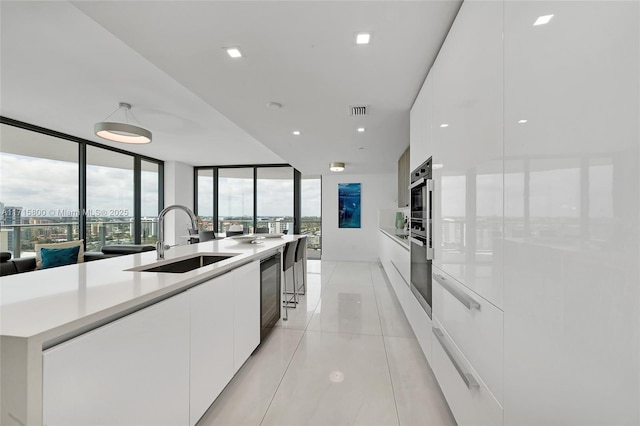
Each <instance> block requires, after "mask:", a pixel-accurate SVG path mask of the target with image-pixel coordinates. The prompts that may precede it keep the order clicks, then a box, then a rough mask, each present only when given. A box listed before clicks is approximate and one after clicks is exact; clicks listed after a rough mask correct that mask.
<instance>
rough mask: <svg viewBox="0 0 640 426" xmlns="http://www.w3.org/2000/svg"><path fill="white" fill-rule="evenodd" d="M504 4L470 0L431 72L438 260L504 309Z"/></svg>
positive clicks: (436, 249)
mask: <svg viewBox="0 0 640 426" xmlns="http://www.w3.org/2000/svg"><path fill="white" fill-rule="evenodd" d="M502 8H503V5H502V3H501V2H493V1H477V0H468V1H465V2H464V3H463V4H462V7H461V9H460V11H459V12H458V16H457V18H456V20H455V22H454V24H453V27H452V28H451V30H450V32H449V34H448V36H447V39H446V41H445V43H444V45H443V47H442V49H441V50H440V53H439V55H438V58H437V60H436V62H435V65H434V67H433V68H432V72H431V74H433V79H434V80H433V96H432V98H433V104H432V108H433V113H432V116H433V124H432V126H431V127H432V138H431V139H432V146H433V177H434V203H433V208H434V211H433V218H434V226H433V234H434V235H433V239H434V251H435V253H434V260H433V264H434V265H436V266H438V267H439V268H441V269H442V270H444V271H445V272H447V273H448V274H449V275H451V276H452V277H454V278H455V279H457V280H458V281H460V282H461V283H463V284H464V285H466V286H467V287H469V288H470V289H472V290H473V291H475V292H477V293H479V294H481V295H482V296H483V297H485V298H487V299H488V300H490V301H491V302H492V303H494V304H495V305H496V306H498V307H501V306H502V285H503V280H502V257H501V256H500V253H501V245H502V233H503V201H502V195H503V183H502V176H503V153H502V149H503V141H502V139H503V138H502V114H503V101H502V92H503V90H502V12H503V11H502ZM412 149H413V148H412Z"/></svg>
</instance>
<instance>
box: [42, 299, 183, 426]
mask: <svg viewBox="0 0 640 426" xmlns="http://www.w3.org/2000/svg"><path fill="white" fill-rule="evenodd" d="M43 371H44V375H43V424H45V425H48V426H52V425H65V426H69V425H78V426H86V425H110V426H113V425H132V424H135V425H150V426H156V425H160V424H166V425H187V424H188V422H189V298H188V296H187V295H186V294H184V293H183V294H180V295H177V296H174V297H172V298H170V299H168V300H165V301H162V302H160V303H157V304H155V305H152V306H150V307H148V308H145V309H143V310H141V311H139V312H135V313H133V314H131V315H128V316H126V317H124V318H121V319H119V320H117V321H114V322H112V323H110V324H107V325H105V326H102V327H100V328H97V329H95V330H93V331H90V332H88V333H86V334H83V335H81V336H79V337H76V338H74V339H71V340H69V341H67V342H64V343H62V344H60V345H57V346H55V347H53V348H51V349H48V350H46V351H45V352H44V353H43Z"/></svg>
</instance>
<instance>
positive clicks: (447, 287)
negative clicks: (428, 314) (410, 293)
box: [433, 267, 504, 403]
mask: <svg viewBox="0 0 640 426" xmlns="http://www.w3.org/2000/svg"><path fill="white" fill-rule="evenodd" d="M433 277H434V280H433V314H434V316H436V317H437V318H438V320H439V321H440V324H441V326H442V328H443V329H445V330H446V331H447V334H448V335H449V336H450V338H451V340H452V341H453V342H455V344H456V346H457V347H458V348H459V349H460V351H461V352H462V353H463V354H464V356H465V358H466V359H468V360H469V363H470V364H471V365H472V366H473V368H474V369H475V370H476V371H477V372H478V374H479V375H480V376H481V377H482V380H483V381H484V382H485V383H486V385H487V388H488V390H489V391H490V392H491V393H492V394H493V396H494V397H495V398H496V399H497V400H498V402H500V403H502V400H503V374H502V368H503V351H504V348H503V342H502V340H503V322H504V319H503V312H502V311H501V310H500V309H498V308H496V307H495V306H493V305H492V304H491V302H489V301H488V300H486V299H485V298H483V297H482V296H480V295H479V294H477V293H474V292H472V291H471V290H469V289H468V288H467V287H465V286H463V285H462V284H460V283H459V282H457V281H456V280H454V279H453V278H451V277H450V276H448V275H447V274H446V273H445V272H443V271H441V270H439V269H438V268H435V267H434V268H433Z"/></svg>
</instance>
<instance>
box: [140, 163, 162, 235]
mask: <svg viewBox="0 0 640 426" xmlns="http://www.w3.org/2000/svg"><path fill="white" fill-rule="evenodd" d="M159 169H160V166H159V165H158V163H154V162H151V161H145V160H142V176H141V177H140V181H141V189H140V194H141V197H142V200H141V214H142V218H141V224H142V229H141V231H142V235H141V238H140V241H141V242H142V244H155V243H157V242H158V213H160V210H159V205H158V203H159V201H158V198H159V193H160V192H159V181H158V171H159Z"/></svg>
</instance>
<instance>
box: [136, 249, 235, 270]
mask: <svg viewBox="0 0 640 426" xmlns="http://www.w3.org/2000/svg"><path fill="white" fill-rule="evenodd" d="M233 256H237V254H226V253H216V254H198V255H195V256H191V257H187V258H183V259H180V260H175V261H173V262H168V263H165V262H160V263H161V264H160V265H158V264H157V263H154V264H151V265H145V266H141V267H138V268H132V269H128V271H137V272H170V273H173V274H181V273H183V272H189V271H193V270H194V269H198V268H202V267H203V266H207V265H211V264H214V263H217V262H220V261H222V260H226V259H229V258H231V257H233Z"/></svg>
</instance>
